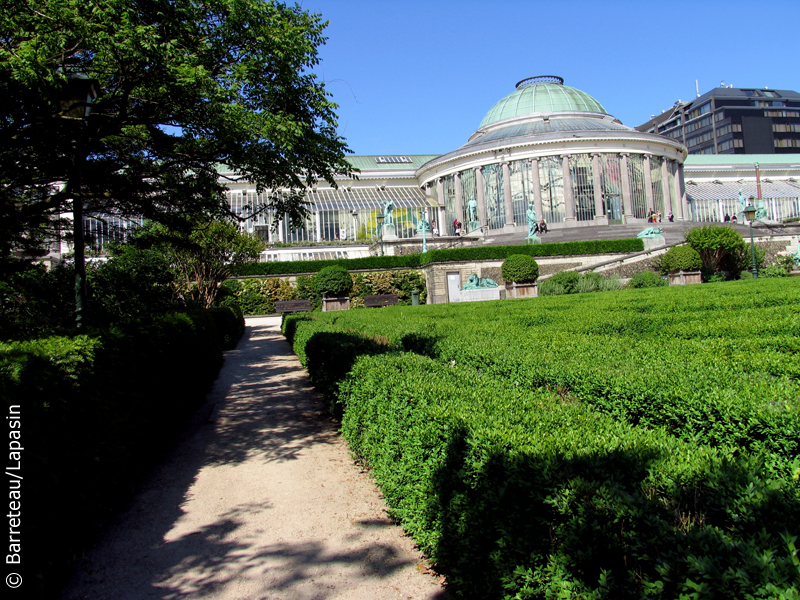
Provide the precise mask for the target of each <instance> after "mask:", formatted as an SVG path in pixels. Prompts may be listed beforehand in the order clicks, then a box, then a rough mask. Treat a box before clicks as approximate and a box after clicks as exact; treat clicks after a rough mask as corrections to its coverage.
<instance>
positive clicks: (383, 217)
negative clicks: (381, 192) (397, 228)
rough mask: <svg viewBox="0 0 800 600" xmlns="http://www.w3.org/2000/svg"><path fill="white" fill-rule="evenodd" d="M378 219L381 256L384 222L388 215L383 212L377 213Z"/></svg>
mask: <svg viewBox="0 0 800 600" xmlns="http://www.w3.org/2000/svg"><path fill="white" fill-rule="evenodd" d="M377 219H378V237H379V238H380V240H381V256H383V222H384V221H385V220H386V215H385V214H383V213H382V212H380V213H378V214H377Z"/></svg>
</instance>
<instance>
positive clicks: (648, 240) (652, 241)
mask: <svg viewBox="0 0 800 600" xmlns="http://www.w3.org/2000/svg"><path fill="white" fill-rule="evenodd" d="M642 242H644V249H645V250H652V249H653V248H661V247H662V246H664V245H665V244H666V243H667V242H666V241H664V236H663V235H652V236H649V237H643V238H642Z"/></svg>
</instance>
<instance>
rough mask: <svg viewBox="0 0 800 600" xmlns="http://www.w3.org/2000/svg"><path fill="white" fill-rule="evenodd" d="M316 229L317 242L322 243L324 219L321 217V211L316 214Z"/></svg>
mask: <svg viewBox="0 0 800 600" xmlns="http://www.w3.org/2000/svg"><path fill="white" fill-rule="evenodd" d="M314 229H315V231H316V233H317V240H316V241H318V242H320V241H322V218H321V217H320V215H319V211H317V212H315V213H314Z"/></svg>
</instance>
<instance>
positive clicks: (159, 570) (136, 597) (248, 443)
mask: <svg viewBox="0 0 800 600" xmlns="http://www.w3.org/2000/svg"><path fill="white" fill-rule="evenodd" d="M247 325H248V327H247V331H246V333H245V336H244V337H243V338H242V340H241V342H240V343H239V346H238V348H237V349H236V350H233V351H231V352H228V353H226V359H225V366H224V367H223V370H222V372H221V373H220V375H219V378H218V379H217V381H216V383H215V385H214V389H213V390H212V391H211V393H210V394H209V397H208V402H207V405H206V407H205V412H202V411H201V412H199V413H198V416H197V418H196V422H195V423H194V424H193V425H192V426H191V427H190V428H189V430H188V431H187V434H186V435H185V436H184V438H183V439H182V441H181V443H180V444H179V446H178V447H177V448H176V449H175V451H174V452H173V453H172V454H171V455H170V456H169V457H168V458H167V460H166V461H165V463H164V464H163V465H161V467H159V468H158V469H157V470H156V471H155V473H154V474H153V477H152V478H151V479H150V480H149V481H148V483H147V484H146V486H145V487H144V489H143V491H142V492H141V493H140V494H139V495H138V496H137V497H136V499H135V500H134V501H133V502H132V503H131V505H130V507H129V508H128V510H127V511H126V512H125V513H124V514H122V515H121V516H120V517H119V519H118V520H117V521H116V523H115V524H114V525H113V526H112V527H111V528H109V531H108V532H107V534H106V535H105V536H104V538H103V539H102V540H101V541H100V543H99V544H98V545H97V547H96V548H95V549H94V550H93V551H92V553H91V554H90V556H89V557H88V561H87V566H86V568H84V569H81V570H79V571H78V572H77V573H76V574H75V575H74V577H73V579H72V581H71V582H70V584H69V585H68V586H67V588H66V589H65V592H64V594H63V596H62V598H63V599H64V600H75V599H79V598H81V599H91V600H103V599H108V600H127V599H131V600H145V599H151V598H152V599H156V598H158V599H162V600H168V599H169V600H172V599H177V598H181V599H200V598H203V599H220V600H234V599H236V600H245V599H247V600H250V599H259V600H273V599H276V600H277V599H292V600H312V599H313V600H327V599H334V598H343V599H344V598H346V599H354V600H359V599H362V598H363V599H365V600H366V599H369V600H382V599H387V600H388V599H391V600H394V599H403V600H406V599H409V598H413V599H425V600H441V599H444V598H446V595H445V593H444V591H443V589H442V587H441V585H440V580H439V579H438V578H435V577H434V576H432V575H429V574H426V572H427V569H426V567H425V563H424V562H423V561H422V558H421V556H420V554H419V552H418V551H416V550H415V549H414V547H413V543H412V542H411V540H410V538H408V537H405V536H403V534H402V531H401V530H400V528H399V527H397V526H395V525H393V524H391V522H390V521H389V520H388V519H387V518H386V515H385V505H384V504H383V502H382V501H381V499H380V495H379V493H378V491H377V489H376V488H375V486H374V484H373V483H372V482H371V481H370V479H369V476H368V475H367V474H365V473H364V472H362V471H361V470H360V469H359V468H358V467H357V466H356V465H354V464H353V461H352V460H351V459H350V457H349V455H348V451H347V446H346V444H345V442H344V441H343V440H342V439H341V438H340V437H339V435H338V433H337V431H336V423H334V422H333V421H332V420H331V419H330V418H329V417H328V416H327V414H326V412H325V410H324V407H323V405H322V403H321V401H320V399H319V398H318V396H317V395H316V393H315V392H314V390H313V388H312V387H311V384H310V382H309V380H308V377H307V376H306V373H305V371H304V370H303V368H302V367H301V366H300V364H299V362H298V361H297V358H296V357H295V355H294V354H293V353H292V351H291V348H290V346H289V344H288V343H287V342H286V341H285V340H284V338H283V336H282V335H281V334H280V327H279V326H280V319H279V318H276V317H266V318H253V319H248V321H247ZM212 407H213V408H212ZM154 417H155V415H154Z"/></svg>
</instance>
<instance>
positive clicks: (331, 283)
mask: <svg viewBox="0 0 800 600" xmlns="http://www.w3.org/2000/svg"><path fill="white" fill-rule="evenodd" d="M352 289H353V278H352V277H350V272H349V271H348V270H347V269H345V268H344V267H340V266H339V265H330V266H327V267H323V268H322V269H321V270H320V272H319V273H317V276H316V277H315V278H314V291H315V292H316V293H317V294H318V295H320V296H322V297H323V298H340V297H343V296H349V295H350V292H351V291H352Z"/></svg>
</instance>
